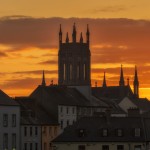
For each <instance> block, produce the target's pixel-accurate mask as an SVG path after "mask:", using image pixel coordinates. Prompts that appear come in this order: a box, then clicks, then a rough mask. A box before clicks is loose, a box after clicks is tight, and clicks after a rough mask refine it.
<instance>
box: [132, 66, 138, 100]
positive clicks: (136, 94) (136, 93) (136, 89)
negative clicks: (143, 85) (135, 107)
mask: <svg viewBox="0 0 150 150" xmlns="http://www.w3.org/2000/svg"><path fill="white" fill-rule="evenodd" d="M133 86H134V95H135V96H136V97H137V98H138V97H139V81H138V74H137V68H136V66H135V74H134V81H133Z"/></svg>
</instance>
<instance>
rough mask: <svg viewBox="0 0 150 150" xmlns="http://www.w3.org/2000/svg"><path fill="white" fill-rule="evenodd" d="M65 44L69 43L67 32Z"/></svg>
mask: <svg viewBox="0 0 150 150" xmlns="http://www.w3.org/2000/svg"><path fill="white" fill-rule="evenodd" d="M66 43H69V36H68V32H67V34H66Z"/></svg>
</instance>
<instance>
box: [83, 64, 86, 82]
mask: <svg viewBox="0 0 150 150" xmlns="http://www.w3.org/2000/svg"><path fill="white" fill-rule="evenodd" d="M83 68H84V73H83V75H84V80H85V79H86V65H85V64H84V65H83Z"/></svg>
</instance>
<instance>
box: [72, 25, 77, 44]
mask: <svg viewBox="0 0 150 150" xmlns="http://www.w3.org/2000/svg"><path fill="white" fill-rule="evenodd" d="M76 33H77V32H76V25H75V23H74V25H73V33H72V42H73V43H76Z"/></svg>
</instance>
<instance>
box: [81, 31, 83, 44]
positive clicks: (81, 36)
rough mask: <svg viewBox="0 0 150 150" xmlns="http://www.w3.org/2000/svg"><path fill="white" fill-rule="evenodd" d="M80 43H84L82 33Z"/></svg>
mask: <svg viewBox="0 0 150 150" xmlns="http://www.w3.org/2000/svg"><path fill="white" fill-rule="evenodd" d="M80 43H83V36H82V32H81V34H80Z"/></svg>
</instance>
